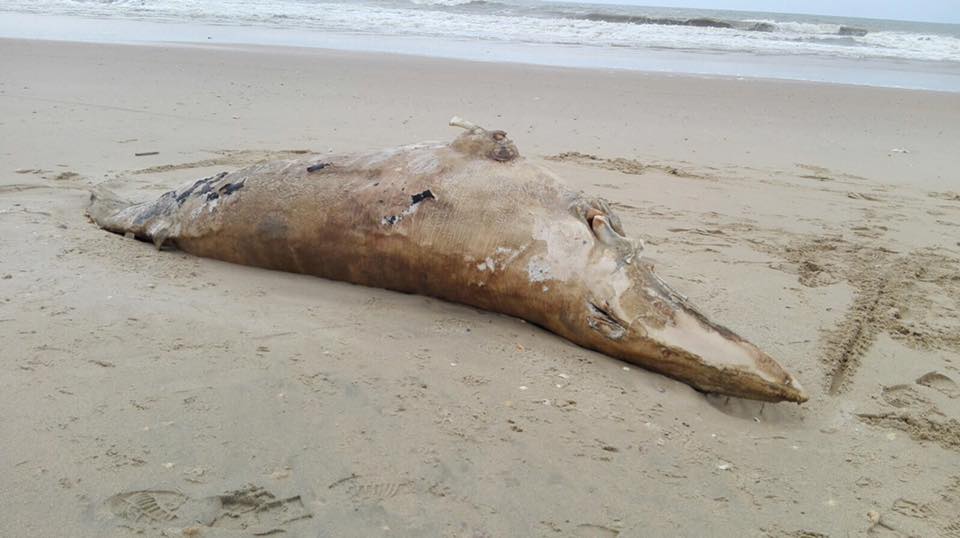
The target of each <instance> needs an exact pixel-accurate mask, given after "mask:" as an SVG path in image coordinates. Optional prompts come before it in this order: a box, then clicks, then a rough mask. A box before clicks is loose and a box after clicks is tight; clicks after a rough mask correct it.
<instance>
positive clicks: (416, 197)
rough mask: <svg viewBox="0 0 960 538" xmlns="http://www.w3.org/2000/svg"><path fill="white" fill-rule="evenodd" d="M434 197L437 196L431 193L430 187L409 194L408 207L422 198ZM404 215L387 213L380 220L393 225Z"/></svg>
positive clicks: (434, 198)
mask: <svg viewBox="0 0 960 538" xmlns="http://www.w3.org/2000/svg"><path fill="white" fill-rule="evenodd" d="M401 190H403V189H401ZM436 199H437V196H436V195H435V194H433V191H431V190H430V189H427V190H425V191H423V192H418V193H417V194H414V195H412V196H410V207H413V206H415V205H417V204H419V203H420V202H423V201H424V200H436ZM380 202H381V203H382V202H383V200H380ZM408 209H409V208H408ZM404 216H405V215H404V214H403V213H401V214H399V215H388V216H386V217H383V219H382V220H381V221H380V222H382V223H383V224H386V225H389V226H393V225H394V224H396V223H398V222H400V221H401V220H403V217H404Z"/></svg>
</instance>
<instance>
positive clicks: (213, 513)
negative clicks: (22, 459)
mask: <svg viewBox="0 0 960 538" xmlns="http://www.w3.org/2000/svg"><path fill="white" fill-rule="evenodd" d="M104 504H105V506H106V508H107V509H108V510H109V511H110V512H111V513H112V514H113V515H114V516H116V517H118V518H120V519H123V520H125V521H126V523H125V526H128V527H133V528H134V529H136V530H139V531H141V532H142V531H143V530H145V529H146V528H158V527H163V528H166V527H170V526H171V525H174V526H177V525H178V526H182V527H184V528H185V529H186V528H195V527H197V526H203V527H210V528H221V529H233V530H242V531H244V533H246V534H252V535H255V536H263V535H267V534H274V533H283V532H286V527H287V526H289V524H291V523H293V522H295V521H299V520H303V519H308V518H310V517H313V514H311V513H309V512H307V511H306V509H305V508H304V505H303V501H301V500H300V496H299V495H297V496H294V497H288V498H285V499H278V498H276V496H274V495H273V494H272V493H270V492H269V491H267V490H265V489H263V488H261V487H259V486H255V485H249V486H247V487H245V488H242V489H239V490H237V491H232V492H228V493H225V494H223V495H215V496H213V497H204V498H201V499H192V498H190V497H188V496H186V495H184V494H183V493H180V492H178V491H169V490H142V491H131V492H126V493H119V494H117V495H114V496H113V497H110V498H109V499H107V501H106V503H104ZM131 524H132V525H131Z"/></svg>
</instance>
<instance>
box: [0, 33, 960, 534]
mask: <svg viewBox="0 0 960 538" xmlns="http://www.w3.org/2000/svg"><path fill="white" fill-rule="evenodd" d="M0 57H2V58H3V59H4V69H3V70H2V71H0V140H2V141H3V142H2V145H0V252H2V253H3V255H2V256H0V340H2V341H3V342H4V351H3V353H0V387H3V390H0V415H2V416H3V419H2V420H0V427H2V429H3V439H4V441H3V443H4V445H3V450H0V468H2V469H4V470H5V472H6V473H7V474H6V476H7V479H6V482H5V491H6V492H7V493H8V494H9V495H8V496H7V497H6V498H7V500H8V502H6V503H4V504H3V506H2V507H0V528H2V529H5V530H6V531H8V532H9V533H11V534H14V535H18V536H62V535H70V536H97V537H104V536H107V537H111V536H117V537H121V536H122V537H127V536H131V535H133V534H134V532H138V531H139V532H142V533H144V534H145V535H148V536H153V535H159V534H161V533H164V534H166V535H168V536H169V535H174V536H175V535H178V534H179V535H197V534H200V535H202V536H214V537H221V536H222V537H234V536H238V535H241V533H242V532H243V530H242V529H243V528H246V529H247V532H261V533H267V532H278V531H284V532H286V533H288V534H289V535H293V536H317V535H324V534H322V533H326V534H328V535H335V536H350V535H367V536H372V535H380V534H383V535H393V536H471V537H475V536H517V535H524V536H604V537H611V536H620V537H632V536H697V535H701V536H702V535H708V534H712V535H741V536H758V537H760V536H762V537H771V538H796V537H801V536H817V535H825V536H847V535H859V534H865V533H867V532H868V531H872V532H875V533H877V534H879V535H882V534H883V533H888V531H889V533H894V532H897V533H901V534H907V535H921V536H936V535H942V534H946V533H948V532H952V531H951V529H952V527H951V525H954V521H955V514H956V513H957V512H958V510H960V506H958V505H957V503H956V500H957V499H960V474H958V472H957V469H956V465H955V462H956V458H957V455H958V451H960V445H958V442H957V439H958V437H957V436H958V434H960V426H958V420H960V389H958V383H960V342H958V341H957V340H956V337H955V335H956V334H958V333H960V314H958V312H960V283H958V281H957V280H956V278H955V275H956V274H958V273H960V244H958V243H957V239H956V231H957V230H958V229H960V228H958V226H960V195H958V194H957V191H958V188H957V184H956V174H955V168H956V156H955V154H954V150H955V148H954V146H955V141H956V140H958V139H960V106H958V105H960V94H956V93H950V92H928V91H919V90H899V89H890V88H877V87H868V86H844V85H837V84H819V83H804V82H790V81H775V80H758V79H747V80H737V79H735V78H720V77H688V76H668V75H663V74H649V73H642V72H637V71H629V70H605V69H575V68H564V67H552V66H537V65H524V64H511V63H492V62H466V61H458V60H451V59H441V58H425V57H418V56H409V55H389V54H376V53H366V52H356V51H354V52H350V51H334V50H324V49H298V48H287V47H248V46H239V47H238V46H233V45H231V46H229V47H227V48H221V47H220V45H214V46H210V47H206V46H201V47H194V46H182V45H174V46H171V45H163V44H153V45H150V46H131V45H116V44H91V43H74V42H59V41H41V40H18V39H0ZM453 115H460V116H462V117H465V118H468V119H470V120H472V121H474V122H476V123H478V124H481V125H483V126H485V127H487V128H490V129H504V130H506V131H507V132H508V134H509V136H510V137H511V139H512V140H514V141H515V142H516V144H517V147H518V148H519V151H520V153H521V155H523V156H524V157H525V158H528V159H530V160H532V161H533V162H535V163H538V164H540V165H542V166H545V167H547V168H548V169H550V170H551V171H553V172H555V173H557V174H558V175H559V176H561V177H562V178H563V179H564V180H565V181H566V182H568V183H569V184H570V185H571V186H572V187H573V188H574V189H577V190H583V191H585V192H588V193H590V194H592V195H597V196H601V197H603V198H605V199H607V200H610V201H611V202H612V206H613V208H614V210H615V211H616V212H617V213H618V214H619V216H620V217H621V220H622V221H623V226H624V229H625V230H626V231H627V233H628V234H630V235H631V236H633V237H637V238H640V239H643V240H644V241H645V242H646V249H645V251H644V256H645V257H646V258H647V259H648V260H650V261H652V262H654V263H656V265H657V267H658V272H659V273H660V274H661V276H663V278H664V279H665V280H666V281H667V282H668V283H670V284H671V285H672V286H674V287H675V288H677V289H678V291H679V292H680V293H683V294H684V295H687V296H689V297H690V299H691V301H692V302H693V303H695V304H697V305H698V306H700V307H701V308H702V309H703V310H704V312H705V313H706V314H708V315H709V316H710V317H711V319H713V320H715V321H717V322H719V323H722V324H724V325H726V326H729V327H730V328H731V329H733V330H735V331H736V332H738V333H740V334H742V335H743V336H744V337H745V338H747V339H749V340H750V341H752V342H754V343H756V344H757V345H758V346H759V347H761V348H762V349H764V350H765V351H767V352H769V353H770V354H771V355H772V356H773V357H775V358H776V359H777V360H778V361H780V362H781V363H782V364H783V365H784V366H785V367H786V368H788V369H789V370H790V371H791V372H795V373H796V374H797V376H798V377H799V379H800V381H801V382H802V383H803V385H804V386H805V388H806V389H807V390H808V391H809V392H810V395H811V400H810V401H809V402H808V403H806V404H804V405H803V406H796V405H790V404H780V405H769V404H768V405H762V404H760V403H758V402H748V401H742V400H737V399H735V398H733V399H725V398H717V397H714V396H709V395H703V394H700V393H698V392H696V391H694V390H692V389H690V388H689V387H688V386H686V385H683V384H681V383H678V382H675V381H672V380H670V379H667V378H665V377H663V376H659V375H656V374H653V373H650V372H647V371H644V370H642V369H640V368H637V367H632V366H629V365H626V364H625V363H622V362H620V361H616V360H613V359H610V358H608V357H605V356H603V355H600V354H597V353H594V352H590V351H587V350H584V349H581V348H579V347H576V346H574V345H572V344H569V343H568V342H566V341H564V340H562V339H561V338H558V337H556V336H555V335H552V334H550V333H547V332H545V331H543V330H541V329H539V328H537V327H534V326H531V325H530V324H526V323H522V322H520V321H519V320H516V319H513V318H509V317H506V316H500V315H495V314H491V313H488V312H483V311H478V310H475V309H471V308H466V307H463V306H459V305H454V304H450V303H445V302H443V301H438V300H434V299H429V298H426V297H420V296H413V295H404V294H399V293H393V292H388V291H384V290H378V289H372V288H365V287H360V286H352V285H349V284H344V283H339V282H332V281H327V280H323V279H318V278H312V277H307V276H301V275H292V274H287V273H279V272H272V271H266V270H260V269H255V268H250V267H240V266H235V265H231V264H226V263H221V262H216V261H212V260H205V259H199V258H195V257H191V256H188V255H185V254H183V253H181V252H177V251H175V250H162V251H160V250H157V249H155V248H154V247H153V246H152V245H148V244H144V243H141V242H137V241H134V240H131V239H125V238H123V237H120V236H116V235H113V234H109V233H106V232H103V231H102V230H99V229H97V228H96V226H94V225H93V224H92V223H90V222H89V221H88V220H87V219H86V217H85V216H84V208H85V206H86V204H87V200H88V198H89V192H90V189H91V188H92V187H93V186H95V185H100V184H103V185H105V186H107V187H109V188H110V189H112V190H115V191H117V192H118V193H120V194H121V195H123V196H125V197H128V198H130V199H133V200H147V199H151V198H153V197H155V196H157V195H159V194H161V193H163V192H166V191H168V190H170V189H172V188H174V187H176V186H178V185H180V184H181V183H184V182H187V181H193V180H196V179H197V178H199V177H204V176H209V175H212V174H216V173H218V172H221V171H224V170H233V169H237V168H239V167H242V166H245V165H248V164H252V163H255V162H258V161H260V160H263V159H269V158H283V157H284V156H289V155H291V154H292V153H291V152H294V151H314V152H318V153H321V154H325V153H347V152H354V151H363V150H369V149H376V148H383V147H390V146H396V145H400V144H409V143H415V142H419V141H423V140H441V141H445V140H450V139H452V138H453V137H454V136H455V135H456V134H457V132H456V130H454V129H451V128H449V127H448V126H447V125H446V122H447V120H448V119H449V118H450V116H453ZM138 154H139V155H138ZM265 499H266V500H270V499H273V500H276V501H277V502H272V503H271V502H266V501H265ZM244 502H248V505H252V504H249V503H253V504H256V503H261V504H262V505H263V510H262V511H259V512H257V514H259V515H258V517H257V518H256V520H254V519H251V518H250V517H249V516H247V515H242V514H241V515H240V516H237V517H231V516H225V515H224V514H225V511H230V510H231V509H233V513H234V514H236V513H239V512H240V510H239V508H238V505H239V504H242V503H244ZM151 503H153V504H151ZM268 505H269V506H268ZM130 506H147V507H152V506H157V507H158V509H162V510H165V511H166V512H165V513H166V516H162V517H160V516H157V517H154V518H153V519H151V517H153V516H151V517H140V518H138V517H136V515H137V514H136V513H135V512H134V511H131V510H133V509H131V508H129V507H130ZM258 506H259V505H258ZM151 509H152V508H151ZM152 513H154V514H156V513H158V512H156V510H154V512H152ZM167 516H170V517H167ZM221 516H222V517H221ZM218 518H219V519H218ZM890 529H894V530H890ZM890 535H893V534H890Z"/></svg>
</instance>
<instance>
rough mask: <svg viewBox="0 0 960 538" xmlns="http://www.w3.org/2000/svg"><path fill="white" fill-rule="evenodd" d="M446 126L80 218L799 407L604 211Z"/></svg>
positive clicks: (497, 148) (776, 372) (508, 154)
mask: <svg viewBox="0 0 960 538" xmlns="http://www.w3.org/2000/svg"><path fill="white" fill-rule="evenodd" d="M453 123H454V124H455V125H457V126H459V127H463V128H464V129H466V131H465V132H464V133H463V134H461V135H460V136H459V137H457V138H456V139H455V140H454V141H453V142H451V143H450V144H439V143H424V144H415V145H410V146H402V147H398V148H391V149H387V150H382V151H375V152H369V153H361V154H351V155H339V156H330V155H322V156H321V155H310V156H306V158H304V159H298V160H288V161H274V162H269V163H262V164H258V165H254V166H252V167H249V168H245V169H242V170H238V171H235V172H231V173H228V174H220V175H218V176H213V177H210V178H204V179H202V180H200V181H196V182H191V183H189V184H187V185H185V186H184V187H182V188H180V189H178V190H176V191H171V192H169V193H167V194H165V195H163V196H161V197H160V198H159V199H157V200H155V201H152V202H147V203H142V204H133V205H131V204H126V203H123V202H121V201H119V200H116V199H114V198H113V197H112V196H111V195H110V194H109V193H105V192H98V193H95V194H94V196H93V203H92V205H91V207H90V209H89V214H90V216H91V217H92V218H93V219H94V220H95V221H96V222H97V223H98V224H99V225H100V226H101V227H103V228H105V229H107V230H110V231H112V232H116V233H120V234H123V233H133V234H134V235H135V236H136V237H137V238H139V239H142V240H146V241H153V242H154V243H155V244H157V245H158V246H161V245H171V246H175V247H178V248H180V249H182V250H184V251H186V252H190V253H193V254H196V255H199V256H206V257H210V258H216V259H220V260H225V261H229V262H235V263H240V264H244V265H252V266H258V267H266V268H270V269H278V270H284V271H293V272H299V273H306V274H311V275H316V276H320V277H324V278H330V279H335V280H343V281H347V282H353V283H356V284H362V285H368V286H376V287H382V288H388V289H393V290H398V291H402V292H407V293H418V294H422V295H430V296H434V297H439V298H442V299H446V300H449V301H453V302H459V303H464V304H468V305H472V306H475V307H478V308H482V309H486V310H491V311H495V312H502V313H504V314H508V315H512V316H516V317H519V318H522V319H525V320H528V321H530V322H532V323H536V324H538V325H540V326H542V327H545V328H546V329H548V330H550V331H552V332H554V333H556V334H558V335H561V336H563V337H565V338H567V339H569V340H571V341H573V342H575V343H577V344H579V345H581V346H584V347H587V348H590V349H594V350H597V351H600V352H602V353H605V354H607V355H610V356H612V357H616V358H619V359H622V360H625V361H627V362H631V363H634V364H638V365H640V366H643V367H646V368H648V369H650V370H654V371H657V372H660V373H663V374H665V375H668V376H671V377H674V378H676V379H679V380H681V381H684V382H686V383H688V384H690V385H691V386H693V387H695V388H697V389H698V390H701V391H704V392H713V393H720V394H727V395H731V396H739V397H744V398H752V399H757V400H765V401H780V400H789V401H795V402H802V401H804V400H806V398H807V397H806V395H805V394H804V392H803V389H802V388H800V385H799V383H797V381H796V380H795V379H794V378H793V377H792V376H791V375H790V374H789V373H787V372H786V371H785V370H784V369H783V368H782V367H781V366H780V365H779V364H777V362H776V361H774V360H773V359H772V358H771V357H770V356H768V355H766V354H765V353H763V352H762V351H760V350H759V349H758V348H757V347H756V346H754V345H753V344H751V343H749V342H747V341H746V340H744V339H743V338H741V337H739V336H738V335H736V334H735V333H733V332H732V331H730V330H729V329H726V328H724V327H722V326H720V325H717V324H714V323H712V322H710V321H709V320H708V319H707V318H706V317H705V316H704V315H703V314H701V313H700V312H699V311H697V310H696V309H695V308H694V307H693V306H692V305H691V304H690V303H689V302H688V301H687V299H686V298H685V297H683V296H682V295H680V294H679V293H677V292H675V291H673V290H672V289H671V288H670V287H669V286H667V285H666V284H665V283H664V282H663V281H662V280H660V278H659V277H657V275H656V274H655V273H654V271H653V267H652V266H651V265H650V264H649V263H647V262H645V261H644V260H643V259H642V258H641V257H640V254H641V252H642V243H641V242H639V241H638V240H636V239H634V238H632V237H630V236H629V234H627V233H626V232H625V230H624V229H623V227H622V225H621V223H620V220H619V219H618V218H617V216H616V214H614V212H613V211H612V210H611V209H610V207H609V205H608V204H607V203H606V202H604V201H602V200H599V199H596V198H590V197H587V196H584V195H582V194H580V193H576V192H573V191H571V190H570V189H568V188H567V187H566V186H565V185H564V184H563V182H562V181H560V180H559V179H558V178H557V177H556V176H555V175H554V174H553V173H551V172H550V171H548V170H546V169H544V168H542V167H540V166H537V165H534V164H531V163H529V162H527V161H526V160H525V159H524V158H523V157H521V156H520V154H519V152H518V151H517V148H516V146H515V145H514V144H513V142H512V141H510V139H509V138H508V137H507V136H506V134H505V133H503V132H502V131H487V130H485V129H482V128H480V127H477V126H476V125H474V124H471V123H469V122H465V121H463V120H459V119H457V121H455V122H453ZM319 162H323V163H325V164H326V166H324V167H323V168H322V169H314V170H313V171H310V168H311V167H315V166H316V165H317V163H319Z"/></svg>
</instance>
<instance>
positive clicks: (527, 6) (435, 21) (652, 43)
mask: <svg viewBox="0 0 960 538" xmlns="http://www.w3.org/2000/svg"><path fill="white" fill-rule="evenodd" d="M511 1H512V2H513V3H511ZM521 1H523V2H524V3H520V2H521ZM644 9H647V8H639V7H629V6H613V7H607V6H598V5H592V4H583V5H579V4H548V3H537V4H532V3H530V2H528V1H525V0H503V1H500V2H495V1H484V0H354V1H342V2H326V1H316V0H266V1H259V2H251V1H247V0H150V1H147V0H0V12H3V11H13V12H26V13H44V14H64V15H80V16H90V17H105V18H126V19H136V20H150V21H162V22H175V21H186V22H198V23H208V24H228V25H237V26H266V27H271V28H295V29H301V30H303V29H306V30H312V31H321V32H324V31H325V32H339V33H360V34H365V35H389V36H421V37H434V38H449V39H456V40H480V41H498V42H512V43H539V44H563V45H576V46H582V47H618V48H622V49H675V50H695V51H714V52H747V53H755V54H762V55H777V54H780V55H797V54H800V55H818V56H828V57H844V58H893V59H909V60H931V61H949V62H960V29H958V28H957V27H955V26H950V25H939V26H937V25H926V26H924V25H922V24H916V25H913V26H910V24H911V23H903V25H901V26H900V27H898V28H894V29H890V28H886V27H883V25H879V26H876V27H874V26H871V25H872V24H874V23H873V22H871V21H858V20H849V21H846V20H845V21H839V20H838V21H832V22H822V21H803V20H784V18H785V17H787V16H782V17H781V16H779V15H777V16H776V17H744V16H739V17H738V16H737V14H736V13H733V12H711V13H710V16H696V14H695V13H694V14H689V13H686V12H680V11H676V10H674V11H673V12H670V13H668V14H667V15H663V14H662V13H659V12H658V13H653V12H647V11H644ZM661 11H662V10H661ZM651 13H652V14H651ZM941 27H942V28H946V30H944V31H937V29H938V28H941Z"/></svg>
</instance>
